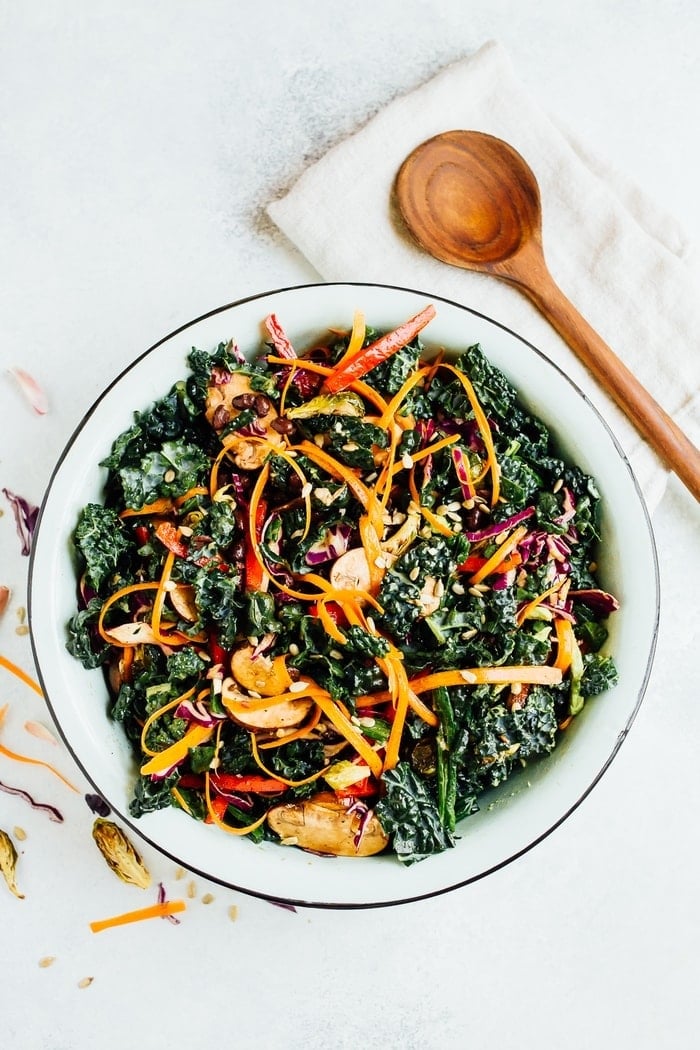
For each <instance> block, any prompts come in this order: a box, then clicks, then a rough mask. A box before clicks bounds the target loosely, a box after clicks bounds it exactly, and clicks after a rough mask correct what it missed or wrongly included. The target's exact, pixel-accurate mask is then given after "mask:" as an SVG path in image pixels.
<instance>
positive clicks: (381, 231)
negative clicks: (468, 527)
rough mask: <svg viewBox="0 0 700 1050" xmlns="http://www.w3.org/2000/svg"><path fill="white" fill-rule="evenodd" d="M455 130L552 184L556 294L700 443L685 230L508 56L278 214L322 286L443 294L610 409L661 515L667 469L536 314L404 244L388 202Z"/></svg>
mask: <svg viewBox="0 0 700 1050" xmlns="http://www.w3.org/2000/svg"><path fill="white" fill-rule="evenodd" d="M453 129H470V130H477V131H485V132H488V133H490V134H492V135H496V136H497V137H499V138H502V139H505V140H506V141H507V142H509V143H510V144H511V145H512V146H514V147H515V149H517V150H518V151H519V152H520V153H521V154H522V156H523V157H524V158H525V160H526V161H527V163H528V164H529V165H530V167H531V168H532V169H533V171H534V173H535V175H536V177H537V180H538V182H539V185H540V191H541V196H542V208H543V224H542V227H543V242H544V250H545V257H546V259H547V262H548V265H549V268H550V270H551V272H552V276H553V277H554V279H555V281H557V283H558V284H559V285H560V287H561V289H562V291H563V292H564V293H565V294H566V295H567V296H568V297H569V298H570V299H571V301H572V302H573V303H574V304H575V305H576V306H577V307H578V309H579V310H580V311H581V313H582V314H583V316H584V317H585V318H586V319H587V320H588V321H589V323H590V324H591V325H592V326H593V327H594V328H595V329H596V330H597V331H598V332H599V333H600V335H601V336H602V337H603V339H605V341H606V342H607V343H608V344H609V345H610V346H611V347H612V348H613V349H614V351H615V352H616V353H617V354H618V356H619V357H620V358H621V359H622V360H623V361H624V362H625V363H626V364H627V366H628V367H629V368H630V369H631V370H632V371H633V372H634V373H635V374H636V375H637V376H638V378H639V379H640V381H641V382H642V383H643V384H644V385H645V386H646V387H647V389H648V390H649V391H650V392H651V393H652V394H653V396H654V397H655V398H656V399H657V401H659V402H660V404H662V405H663V407H664V408H665V409H666V411H667V412H668V413H669V414H670V415H671V416H673V418H674V419H675V420H676V422H677V423H678V425H679V426H680V427H681V428H682V429H683V430H685V432H686V433H687V434H688V436H689V438H690V439H691V440H692V441H694V442H695V443H696V444H697V443H698V440H699V438H700V356H699V355H698V353H697V344H698V333H700V308H699V307H698V304H697V275H696V274H695V273H694V271H693V269H692V267H691V265H690V262H689V256H690V253H689V247H690V246H689V244H688V243H687V241H686V238H685V237H684V235H683V232H682V230H681V228H680V227H679V225H678V223H677V222H676V221H675V219H673V218H672V217H671V216H669V215H667V214H666V213H665V212H663V211H662V210H661V209H660V208H658V207H657V206H656V205H655V204H654V203H653V202H652V201H650V200H649V199H648V198H647V197H646V196H645V194H644V193H643V192H642V191H641V190H640V189H639V188H638V187H637V186H636V185H635V184H634V183H633V182H632V181H631V180H629V179H627V178H625V177H624V176H622V175H621V174H620V173H618V172H616V171H614V170H613V169H612V168H611V167H610V166H608V165H607V164H606V163H605V162H604V161H601V160H600V159H598V158H596V157H595V156H594V155H593V154H592V153H591V152H590V151H589V150H588V149H587V148H586V147H585V146H583V145H582V144H580V143H578V142H576V140H575V139H574V138H573V137H572V136H571V135H569V134H568V133H567V132H566V131H564V130H562V129H561V128H560V127H559V126H558V125H557V124H555V123H554V122H553V120H552V119H551V118H550V117H549V116H548V115H547V114H545V113H544V112H543V111H542V110H541V108H540V107H539V106H538V104H537V103H536V102H535V101H534V100H533V99H532V98H530V97H529V96H528V94H527V92H526V90H525V88H524V87H523V86H522V84H521V83H520V82H519V81H518V79H517V77H516V76H515V74H514V72H513V69H512V67H511V64H510V61H509V58H508V56H507V54H506V52H505V50H504V49H503V47H502V46H501V45H500V44H498V43H497V42H494V41H491V42H489V43H487V44H485V45H484V46H483V47H482V48H481V49H480V50H479V51H477V52H476V53H475V54H473V55H472V56H470V57H469V58H466V59H464V60H461V61H459V62H456V63H455V64H453V65H451V66H449V67H448V68H446V69H445V70H443V71H442V72H441V73H439V74H438V75H437V76H436V77H435V78H434V79H432V80H430V81H429V82H428V83H426V84H424V85H423V86H422V87H420V88H418V89H417V90H415V91H413V92H411V93H410V94H408V95H405V96H403V97H401V98H399V99H397V100H395V101H393V102H391V103H390V104H389V105H388V106H386V108H385V109H383V110H382V111H381V112H380V113H378V114H377V116H375V117H374V118H373V119H372V120H371V121H370V122H369V123H368V124H367V125H366V126H365V127H363V128H362V129H361V130H360V131H358V132H357V133H356V134H354V135H352V136H351V137H350V138H348V139H346V140H345V141H344V142H342V143H340V145H338V146H336V147H334V148H333V149H331V150H330V152H329V153H327V154H326V156H324V157H323V158H322V159H321V160H320V161H318V163H316V164H315V165H313V167H311V168H309V169H308V170H307V171H306V172H305V174H304V175H302V176H301V178H300V179H299V181H298V182H297V183H296V184H295V185H294V186H293V188H292V189H291V191H290V192H288V193H287V194H286V195H285V196H284V197H283V198H282V199H280V200H277V201H274V202H273V203H271V204H270V205H269V206H268V213H269V215H270V217H271V218H272V219H273V221H274V222H275V223H276V224H277V225H278V226H279V227H280V229H281V230H282V231H283V232H284V233H285V234H286V235H287V237H288V238H289V239H290V240H291V241H292V242H293V243H294V244H295V245H296V246H297V247H298V248H299V249H300V250H301V252H302V253H303V254H304V255H305V256H306V257H307V259H308V260H309V262H310V263H311V264H312V265H313V266H314V267H315V269H316V270H317V271H318V272H319V274H320V275H321V277H322V278H323V279H324V280H326V281H353V280H357V281H372V282H378V283H387V284H398V285H404V286H407V287H411V288H415V289H418V290H421V291H426V292H428V293H430V292H434V293H436V294H439V295H442V296H445V297H446V298H449V299H454V300H455V301H457V302H462V303H464V304H465V305H467V306H471V307H473V308H475V309H477V310H479V311H480V312H481V313H484V314H487V315H488V316H490V317H493V318H495V319H498V320H501V321H502V322H503V323H505V324H507V326H508V327H509V328H512V329H513V330H515V331H516V332H518V333H519V334H520V335H522V336H523V337H524V338H525V339H527V340H528V341H529V342H531V343H533V344H534V345H535V346H537V347H538V348H539V349H540V350H541V351H542V352H543V353H545V354H546V355H547V356H548V357H550V358H551V359H552V360H553V361H555V362H556V363H557V364H558V365H559V366H560V367H561V368H563V369H564V371H566V372H567V374H568V375H569V376H570V377H571V378H572V379H573V380H574V381H575V382H576V383H577V384H578V385H579V386H580V387H581V388H582V389H583V390H584V391H585V392H586V393H587V394H588V396H589V397H590V399H591V401H592V402H593V403H594V404H595V405H596V407H598V408H599V409H600V410H601V412H602V413H603V415H604V416H605V418H606V419H607V420H608V422H609V423H610V425H611V427H612V429H613V431H614V433H615V434H616V436H617V438H618V440H619V441H620V443H621V445H622V447H623V449H624V450H625V452H626V454H627V455H628V457H629V459H630V462H631V464H632V467H633V469H634V471H635V474H636V476H637V479H638V481H639V483H640V485H641V487H642V490H643V492H644V495H645V498H646V501H647V504H648V506H649V508H650V510H653V508H654V507H655V506H656V505H657V504H658V502H659V500H660V499H661V497H662V495H663V492H664V489H665V486H666V481H667V478H668V472H667V470H666V469H665V468H664V466H663V465H662V464H661V462H660V460H659V459H658V458H657V456H656V455H655V454H654V453H653V452H652V450H651V449H650V448H649V446H648V445H647V444H646V443H645V442H644V441H642V439H641V438H640V437H639V436H638V435H637V432H636V430H635V429H634V428H633V426H632V425H631V424H630V423H629V421H628V420H627V419H626V418H625V417H624V414H623V413H622V412H621V411H620V410H619V409H618V408H617V406H616V405H615V404H614V403H613V402H612V401H611V400H610V399H609V398H608V397H607V395H605V394H604V393H603V391H602V390H601V389H600V387H598V385H597V384H596V383H595V381H594V380H593V379H592V378H591V377H590V376H589V375H588V373H587V372H586V370H585V369H584V367H583V366H582V365H581V364H580V363H579V361H578V360H577V359H576V358H575V357H574V354H573V353H572V351H571V350H569V348H568V347H567V346H566V344H565V343H564V342H563V340H562V339H561V338H560V337H559V336H558V335H557V333H556V332H555V331H554V329H553V328H551V326H550V325H549V324H548V323H547V322H546V321H545V320H544V318H543V317H542V316H541V315H540V314H539V313H538V311H537V310H536V308H535V307H534V306H533V305H532V304H531V303H530V301H529V300H528V299H527V298H526V297H525V296H524V295H523V294H522V293H520V292H518V291H516V290H515V289H513V288H511V287H509V286H508V285H506V284H505V283H504V282H502V281H499V280H497V279H496V278H493V277H487V276H484V275H481V274H476V273H470V272H468V271H466V270H460V269H457V268H455V267H452V266H448V265H446V264H445V263H441V262H438V261H436V260H434V259H432V258H431V257H430V256H428V255H427V253H425V252H424V251H422V249H420V248H419V247H417V246H416V245H415V244H414V242H413V241H412V239H411V238H410V237H409V235H408V234H407V233H406V231H405V229H404V227H403V225H402V223H401V220H400V218H399V216H398V214H397V212H396V209H395V206H394V205H393V203H392V187H393V183H394V179H395V177H396V173H397V171H398V169H399V167H400V166H401V163H402V161H403V160H404V158H405V157H406V156H407V155H408V154H409V153H410V152H411V150H412V149H414V148H415V147H416V146H417V145H419V144H420V143H421V142H423V141H425V139H428V138H430V137H431V136H433V135H436V134H438V133H439V132H441V131H449V130H453ZM484 349H485V350H486V351H487V352H488V348H487V347H485V348H484Z"/></svg>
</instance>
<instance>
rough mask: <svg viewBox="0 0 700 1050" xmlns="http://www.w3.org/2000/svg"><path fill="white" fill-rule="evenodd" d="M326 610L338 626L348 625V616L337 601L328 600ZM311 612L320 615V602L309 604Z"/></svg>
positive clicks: (312, 614)
mask: <svg viewBox="0 0 700 1050" xmlns="http://www.w3.org/2000/svg"><path fill="white" fill-rule="evenodd" d="M326 612H327V613H328V615H329V616H330V618H331V620H332V621H333V623H334V624H335V625H336V627H347V624H348V618H347V616H346V615H345V613H344V612H343V610H342V608H341V606H340V605H338V603H337V602H326ZM309 614H310V615H311V616H318V602H312V603H311V605H310V606H309Z"/></svg>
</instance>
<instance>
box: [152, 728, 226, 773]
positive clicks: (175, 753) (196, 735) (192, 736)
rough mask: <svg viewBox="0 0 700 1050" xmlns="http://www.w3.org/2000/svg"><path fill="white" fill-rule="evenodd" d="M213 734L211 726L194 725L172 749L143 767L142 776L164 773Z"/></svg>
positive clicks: (161, 753)
mask: <svg viewBox="0 0 700 1050" xmlns="http://www.w3.org/2000/svg"><path fill="white" fill-rule="evenodd" d="M213 732H214V730H213V729H212V728H211V727H210V726H200V725H193V726H192V727H191V728H190V729H188V730H187V732H186V733H185V735H184V736H183V737H181V738H180V739H179V740H176V741H175V743H174V744H171V745H170V747H166V748H165V749H164V750H163V751H159V752H158V754H157V755H154V756H153V757H152V758H151V759H150V760H149V761H148V762H146V763H145V765H143V766H141V775H142V776H150V775H151V773H162V772H163V771H164V770H166V769H168V768H169V767H170V766H172V765H175V763H176V762H179V761H180V760H181V759H183V758H185V756H186V755H187V752H188V751H189V749H190V748H191V747H197V746H198V745H199V744H203V743H204V742H205V741H206V740H208V739H209V738H210V737H211V735H212V733H213Z"/></svg>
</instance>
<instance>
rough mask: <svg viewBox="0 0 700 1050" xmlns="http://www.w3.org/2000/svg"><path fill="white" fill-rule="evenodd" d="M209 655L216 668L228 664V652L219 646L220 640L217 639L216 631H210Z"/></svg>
mask: <svg viewBox="0 0 700 1050" xmlns="http://www.w3.org/2000/svg"><path fill="white" fill-rule="evenodd" d="M209 655H210V656H211V660H212V663H213V664H214V665H215V666H216V664H225V663H227V662H228V656H227V654H226V650H225V649H224V648H223V646H222V645H220V644H219V639H218V638H217V636H216V632H215V631H209Z"/></svg>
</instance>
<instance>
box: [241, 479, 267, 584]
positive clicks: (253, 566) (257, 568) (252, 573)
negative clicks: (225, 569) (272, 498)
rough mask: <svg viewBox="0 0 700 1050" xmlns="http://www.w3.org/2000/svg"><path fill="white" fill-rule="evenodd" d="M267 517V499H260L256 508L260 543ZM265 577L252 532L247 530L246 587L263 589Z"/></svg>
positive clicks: (256, 527) (256, 531)
mask: <svg viewBox="0 0 700 1050" xmlns="http://www.w3.org/2000/svg"><path fill="white" fill-rule="evenodd" d="M266 517H267V500H264V499H260V500H258V505H257V507H256V508H255V538H256V540H257V542H258V543H260V539H261V537H262V530H263V525H264V524H265V518H266ZM264 579H265V573H264V571H263V567H262V565H261V564H260V562H259V561H258V559H257V558H256V557H255V552H254V551H253V548H252V545H251V542H250V534H249V533H248V532H246V536H245V589H246V590H247V591H261V590H262V589H263V582H264Z"/></svg>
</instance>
